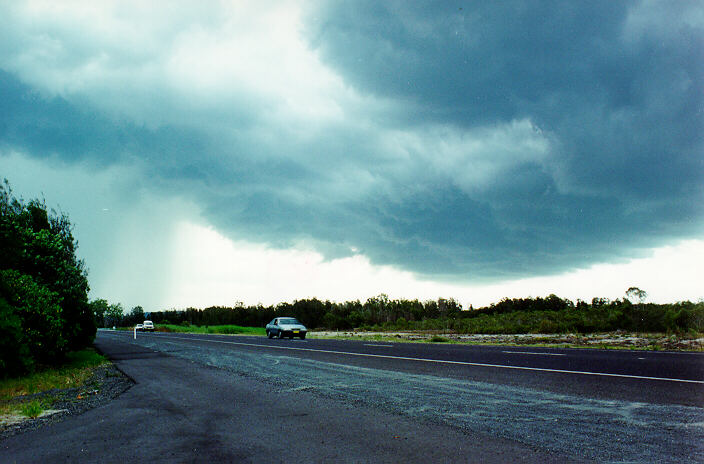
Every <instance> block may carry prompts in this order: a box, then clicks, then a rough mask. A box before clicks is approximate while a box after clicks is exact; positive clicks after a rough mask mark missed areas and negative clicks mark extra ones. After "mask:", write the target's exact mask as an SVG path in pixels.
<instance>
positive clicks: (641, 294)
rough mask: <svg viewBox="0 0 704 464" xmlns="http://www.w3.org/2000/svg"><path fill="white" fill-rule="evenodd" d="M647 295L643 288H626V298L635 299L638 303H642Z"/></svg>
mask: <svg viewBox="0 0 704 464" xmlns="http://www.w3.org/2000/svg"><path fill="white" fill-rule="evenodd" d="M647 297H648V294H647V293H646V292H645V290H641V289H640V288H638V287H629V289H628V290H626V298H628V299H629V300H630V299H634V298H635V299H637V300H638V302H639V303H641V304H642V303H644V302H645V299H646V298H647Z"/></svg>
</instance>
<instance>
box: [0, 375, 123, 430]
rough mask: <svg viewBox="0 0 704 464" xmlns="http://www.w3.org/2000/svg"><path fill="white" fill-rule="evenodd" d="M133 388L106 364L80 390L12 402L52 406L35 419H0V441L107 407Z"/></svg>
mask: <svg viewBox="0 0 704 464" xmlns="http://www.w3.org/2000/svg"><path fill="white" fill-rule="evenodd" d="M132 384H133V382H132V380H131V379H130V378H129V377H127V376H126V375H125V374H123V373H122V372H121V371H119V370H118V369H117V368H116V367H115V366H114V365H112V364H105V365H103V366H98V367H96V368H95V369H94V370H93V375H91V377H90V378H89V379H88V380H87V381H86V383H85V384H84V385H83V386H82V387H80V388H66V389H53V390H49V391H46V392H42V393H37V394H34V395H24V396H19V397H16V398H13V399H12V400H11V402H12V403H21V402H25V401H32V400H39V401H40V402H47V403H50V404H51V405H50V406H49V408H48V409H46V410H45V411H44V412H43V413H42V414H41V415H40V416H39V417H37V418H36V419H30V418H28V417H24V416H21V415H17V414H8V415H3V416H0V440H2V439H4V438H7V437H10V436H12V435H16V434H18V433H22V432H26V431H28V430H34V429H37V428H39V427H42V426H44V425H47V424H52V423H55V422H58V421H61V420H63V419H65V418H66V417H68V416H73V415H77V414H81V413H83V412H85V411H87V410H89V409H93V408H96V407H98V406H102V405H104V404H107V403H109V402H110V401H111V400H112V399H113V398H115V397H117V396H118V395H120V394H121V393H123V392H124V391H126V390H127V389H128V388H130V387H131V386H132Z"/></svg>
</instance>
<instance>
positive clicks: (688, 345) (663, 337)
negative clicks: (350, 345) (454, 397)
mask: <svg viewBox="0 0 704 464" xmlns="http://www.w3.org/2000/svg"><path fill="white" fill-rule="evenodd" d="M309 336H313V337H317V338H328V337H334V338H337V337H340V338H350V339H387V340H394V339H395V340H397V341H431V339H432V338H433V337H442V338H444V339H447V340H450V341H453V342H459V343H477V344H484V343H486V344H507V345H554V346H565V347H579V346H583V347H588V348H625V349H629V348H637V349H651V350H684V351H702V350H704V338H697V337H687V336H682V335H667V334H633V333H625V332H611V333H602V334H587V335H582V334H471V335H467V334H456V333H451V332H442V331H425V332H420V331H417V332H411V331H409V332H362V331H356V330H348V331H315V332H310V333H309Z"/></svg>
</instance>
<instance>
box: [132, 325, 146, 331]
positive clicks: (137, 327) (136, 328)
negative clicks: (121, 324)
mask: <svg viewBox="0 0 704 464" xmlns="http://www.w3.org/2000/svg"><path fill="white" fill-rule="evenodd" d="M134 329H135V330H144V324H137V325H136V326H134Z"/></svg>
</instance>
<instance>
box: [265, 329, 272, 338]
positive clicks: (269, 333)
mask: <svg viewBox="0 0 704 464" xmlns="http://www.w3.org/2000/svg"><path fill="white" fill-rule="evenodd" d="M273 336H274V334H273V333H271V332H269V331H268V330H267V331H266V338H272V337H273Z"/></svg>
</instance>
